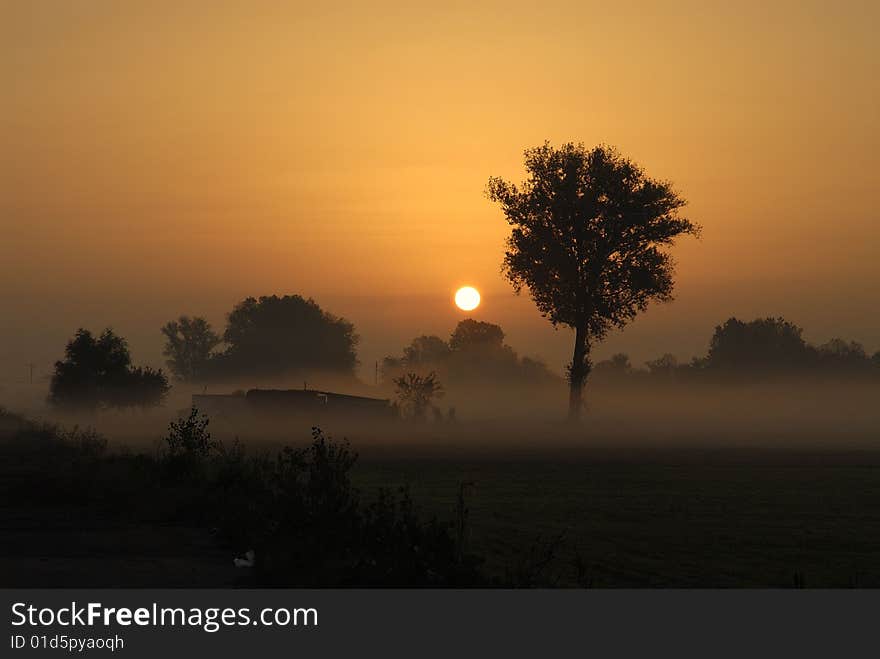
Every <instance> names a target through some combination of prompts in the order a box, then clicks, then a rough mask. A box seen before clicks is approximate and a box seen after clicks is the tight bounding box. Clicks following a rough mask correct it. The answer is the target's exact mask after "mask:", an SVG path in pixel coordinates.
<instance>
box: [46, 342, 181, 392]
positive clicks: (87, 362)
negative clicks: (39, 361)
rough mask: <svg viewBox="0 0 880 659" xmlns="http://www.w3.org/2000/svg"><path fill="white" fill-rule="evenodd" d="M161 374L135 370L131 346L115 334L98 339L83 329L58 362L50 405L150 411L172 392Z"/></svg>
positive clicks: (147, 370)
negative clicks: (132, 363) (138, 408)
mask: <svg viewBox="0 0 880 659" xmlns="http://www.w3.org/2000/svg"><path fill="white" fill-rule="evenodd" d="M169 388H170V387H169V386H168V379H167V378H166V377H165V374H164V373H162V371H161V370H158V371H157V370H153V369H151V368H149V367H140V366H138V367H133V366H132V365H131V355H130V354H129V351H128V344H127V343H126V341H125V339H123V338H122V337H120V336H117V335H116V334H115V333H114V332H113V331H112V330H110V329H105V330H104V331H103V332H102V333H101V335H100V336H98V337H97V338H96V337H95V336H94V335H93V334H92V333H91V332H89V331H88V330H85V329H82V328H80V329H79V330H77V332H76V334H75V335H74V337H73V338H72V339H71V340H70V341H69V342H68V343H67V347H66V348H65V350H64V359H63V360H62V361H58V362H55V372H54V374H53V375H52V382H51V384H50V388H49V401H50V402H51V403H52V404H53V405H56V406H59V407H71V408H81V409H82V408H85V409H95V408H97V407H136V406H137V407H148V406H152V405H158V404H159V403H160V402H162V399H163V398H164V397H165V394H167V393H168V390H169Z"/></svg>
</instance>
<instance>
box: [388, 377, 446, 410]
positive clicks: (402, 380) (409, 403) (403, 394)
mask: <svg viewBox="0 0 880 659" xmlns="http://www.w3.org/2000/svg"><path fill="white" fill-rule="evenodd" d="M394 384H395V385H396V386H397V400H398V402H399V404H400V408H401V409H402V410H403V412H404V414H406V415H408V416H409V417H411V418H413V419H416V420H419V421H423V420H424V419H425V417H426V416H427V412H428V409H429V408H430V407H431V401H432V400H434V398H440V397H441V396H442V395H443V387H442V386H441V384H440V383H439V382H438V381H437V374H436V373H434V372H433V371H432V372H430V373H428V375H418V374H416V373H405V374H404V375H402V376H400V377H398V378H394Z"/></svg>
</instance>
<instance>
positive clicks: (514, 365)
mask: <svg viewBox="0 0 880 659" xmlns="http://www.w3.org/2000/svg"><path fill="white" fill-rule="evenodd" d="M408 373H417V374H426V373H436V375H437V377H439V379H440V380H441V381H442V382H444V383H448V384H449V385H451V386H455V385H462V384H467V383H479V382H489V381H498V380H504V381H505V382H507V383H509V384H517V383H519V384H541V383H546V382H551V381H558V380H559V376H558V375H555V374H553V373H552V372H551V371H550V370H549V369H548V368H547V366H546V364H544V363H543V362H541V361H540V360H538V359H534V358H530V357H519V356H518V355H517V353H516V351H515V350H514V349H513V348H511V347H510V346H509V345H507V344H506V343H504V331H503V330H502V329H501V327H500V326H498V325H495V324H493V323H486V322H482V321H477V320H473V319H471V318H468V319H466V320H462V321H461V322H460V323H458V325H456V327H455V329H454V330H453V331H452V334H451V335H450V337H449V340H444V339H442V338H441V337H439V336H436V335H430V336H418V337H416V338H414V339H413V340H412V341H411V342H410V344H409V345H408V346H406V347H405V348H404V349H403V354H402V355H400V356H389V357H386V358H385V359H384V360H383V362H382V377H383V381H385V382H395V383H396V382H398V380H399V378H400V377H402V376H403V375H405V374H408Z"/></svg>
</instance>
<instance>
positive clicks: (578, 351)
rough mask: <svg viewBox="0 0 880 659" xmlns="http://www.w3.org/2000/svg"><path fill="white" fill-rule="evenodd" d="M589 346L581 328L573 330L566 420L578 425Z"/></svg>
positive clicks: (584, 332)
mask: <svg viewBox="0 0 880 659" xmlns="http://www.w3.org/2000/svg"><path fill="white" fill-rule="evenodd" d="M589 357H590V346H589V343H588V341H587V333H586V331H585V330H584V329H583V328H580V327H578V328H577V329H576V330H575V338H574V354H573V355H572V357H571V369H570V370H569V374H568V375H569V392H568V420H569V421H571V422H573V423H578V422H579V421H580V420H581V411H582V410H583V392H584V383H585V382H586V380H587V375H588V374H589V372H590V360H589Z"/></svg>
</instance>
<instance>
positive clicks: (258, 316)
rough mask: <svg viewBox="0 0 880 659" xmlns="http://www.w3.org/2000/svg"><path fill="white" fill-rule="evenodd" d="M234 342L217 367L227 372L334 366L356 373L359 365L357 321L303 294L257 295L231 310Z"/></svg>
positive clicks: (229, 336) (229, 330) (228, 336)
mask: <svg viewBox="0 0 880 659" xmlns="http://www.w3.org/2000/svg"><path fill="white" fill-rule="evenodd" d="M223 340H224V342H225V343H226V344H227V345H228V346H229V347H228V348H227V350H226V352H225V353H223V354H221V355H219V356H218V357H216V358H215V359H214V360H212V361H214V362H215V364H214V367H212V370H213V371H214V372H215V373H216V374H217V375H221V376H226V375H282V374H288V373H294V372H302V371H317V370H320V371H330V372H335V373H341V374H347V375H351V374H353V373H354V369H355V366H356V365H357V353H356V351H355V349H356V347H357V342H358V336H357V334H356V333H355V330H354V325H352V324H351V323H350V322H348V321H347V320H345V319H344V318H337V317H336V316H334V315H332V314H330V313H327V312H326V311H324V310H323V309H321V307H319V306H318V304H317V303H316V302H315V301H314V300H312V299H308V300H307V299H305V298H303V297H301V296H299V295H285V296H283V297H278V296H277V295H272V296H264V297H260V298H259V299H255V298H252V297H249V298H247V299H246V300H243V301H242V302H240V303H238V304H237V305H235V308H234V309H233V310H232V312H231V313H230V314H229V318H228V323H227V326H226V332H225V333H224V335H223Z"/></svg>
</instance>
